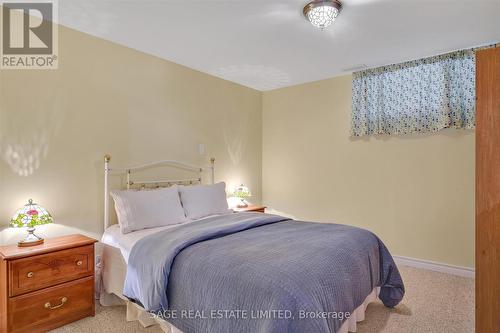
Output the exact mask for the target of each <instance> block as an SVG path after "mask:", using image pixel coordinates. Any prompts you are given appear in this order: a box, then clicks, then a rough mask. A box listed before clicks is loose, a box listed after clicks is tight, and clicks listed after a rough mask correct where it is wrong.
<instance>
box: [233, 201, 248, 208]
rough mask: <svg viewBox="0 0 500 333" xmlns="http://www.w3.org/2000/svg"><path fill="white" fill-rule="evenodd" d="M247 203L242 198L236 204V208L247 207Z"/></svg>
mask: <svg viewBox="0 0 500 333" xmlns="http://www.w3.org/2000/svg"><path fill="white" fill-rule="evenodd" d="M247 207H248V204H247V202H246V201H245V200H244V199H241V201H240V202H239V203H238V204H237V205H236V208H247Z"/></svg>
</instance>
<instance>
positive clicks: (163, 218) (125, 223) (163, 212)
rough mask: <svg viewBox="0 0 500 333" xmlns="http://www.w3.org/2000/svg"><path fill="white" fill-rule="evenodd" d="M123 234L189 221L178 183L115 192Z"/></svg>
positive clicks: (112, 194) (116, 207)
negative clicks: (143, 189)
mask: <svg viewBox="0 0 500 333" xmlns="http://www.w3.org/2000/svg"><path fill="white" fill-rule="evenodd" d="M111 196H112V197H113V199H114V200H115V210H116V215H117V216H118V223H119V224H120V230H121V231H122V233H124V234H127V233H129V232H132V231H135V230H141V229H147V228H154V227H162V226H166V225H170V224H179V223H183V222H186V221H187V219H186V215H185V214H184V209H183V208H182V205H181V201H180V198H179V190H178V187H177V186H172V187H169V188H162V189H158V190H152V191H131V190H128V191H112V192H111Z"/></svg>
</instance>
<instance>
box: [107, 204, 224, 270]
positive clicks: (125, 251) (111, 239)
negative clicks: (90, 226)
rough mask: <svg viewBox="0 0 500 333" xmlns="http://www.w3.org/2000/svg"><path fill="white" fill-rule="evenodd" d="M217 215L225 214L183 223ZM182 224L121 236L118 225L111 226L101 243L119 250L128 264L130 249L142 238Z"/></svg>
mask: <svg viewBox="0 0 500 333" xmlns="http://www.w3.org/2000/svg"><path fill="white" fill-rule="evenodd" d="M218 215H225V214H217V215H211V216H206V217H204V218H201V219H198V220H190V221H188V222H185V223H195V222H198V221H202V220H205V219H208V218H210V217H214V216H218ZM182 224H184V223H182ZM182 224H172V225H167V226H164V227H157V228H149V229H142V230H137V231H132V232H130V233H127V234H123V233H122V232H121V230H120V226H119V225H118V224H113V225H112V226H110V227H108V228H107V229H106V230H105V231H104V233H103V235H102V237H101V243H104V244H106V245H110V246H113V247H116V248H118V249H120V252H121V253H122V256H123V259H124V260H125V262H126V263H127V264H128V257H129V256H130V251H131V250H132V247H134V245H135V243H137V242H138V241H139V240H141V239H142V238H144V237H146V236H149V235H152V234H155V233H157V232H159V231H162V230H167V229H172V228H175V227H178V226H180V225H182Z"/></svg>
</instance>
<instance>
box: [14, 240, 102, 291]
mask: <svg viewBox="0 0 500 333" xmlns="http://www.w3.org/2000/svg"><path fill="white" fill-rule="evenodd" d="M9 272H10V274H9V284H10V288H9V295H10V296H16V295H21V294H24V293H27V292H30V291H34V290H38V289H42V288H46V287H50V286H54V285H56V284H59V283H63V282H67V281H71V280H75V279H78V278H82V277H85V276H89V275H92V274H93V272H94V245H87V246H81V247H76V248H72V249H67V250H62V251H57V252H52V253H47V254H41V255H37V256H33V257H28V258H22V259H17V260H12V261H11V262H9Z"/></svg>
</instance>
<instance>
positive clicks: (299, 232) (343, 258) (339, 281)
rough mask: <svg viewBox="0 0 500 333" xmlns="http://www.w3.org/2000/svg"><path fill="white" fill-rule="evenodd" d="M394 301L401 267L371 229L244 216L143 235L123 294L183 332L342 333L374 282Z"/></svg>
mask: <svg viewBox="0 0 500 333" xmlns="http://www.w3.org/2000/svg"><path fill="white" fill-rule="evenodd" d="M377 286H379V287H381V289H380V295H379V297H380V299H381V300H382V302H383V303H384V304H385V305H386V306H388V307H393V306H395V305H397V304H398V303H399V302H400V301H401V299H402V298H403V295H404V286H403V282H402V280H401V276H400V274H399V271H398V269H397V267H396V265H395V264H394V261H393V259H392V257H391V255H390V253H389V251H388V250H387V248H386V247H385V246H384V244H383V243H382V242H381V241H380V240H379V239H378V238H377V236H375V235H374V234H373V233H371V232H369V231H367V230H363V229H359V228H354V227H349V226H345V225H338V224H326V223H312V222H300V221H295V220H290V219H286V218H284V217H280V216H276V215H268V214H262V213H239V214H229V215H224V216H217V217H212V218H208V219H204V220H200V221H195V222H191V223H185V224H182V225H179V226H177V227H174V228H172V229H168V230H165V231H161V232H158V233H155V234H153V235H150V236H147V237H145V238H143V239H141V240H140V241H139V242H137V243H136V245H135V246H134V247H133V248H132V251H131V253H130V257H129V261H128V268H127V275H126V280H125V287H124V295H125V296H127V297H128V298H130V299H131V300H134V301H135V302H137V303H139V304H141V305H142V306H143V307H144V308H145V309H146V310H148V311H151V312H154V313H156V314H158V315H160V316H161V317H163V318H164V319H166V320H167V321H169V322H170V323H172V324H173V325H174V326H176V327H177V328H179V329H180V330H182V331H183V332H185V333H190V332H200V333H201V332H214V333H221V332H262V333H265V332H317V333H323V332H325V333H327V332H328V333H330V332H337V330H338V329H339V327H340V326H341V324H342V322H343V320H345V318H346V317H347V316H348V315H349V313H351V312H352V311H353V310H354V309H356V308H357V307H358V306H359V305H360V304H361V303H362V302H363V301H364V299H365V298H366V297H367V296H368V295H369V294H370V292H371V291H372V290H373V289H374V287H377Z"/></svg>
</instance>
